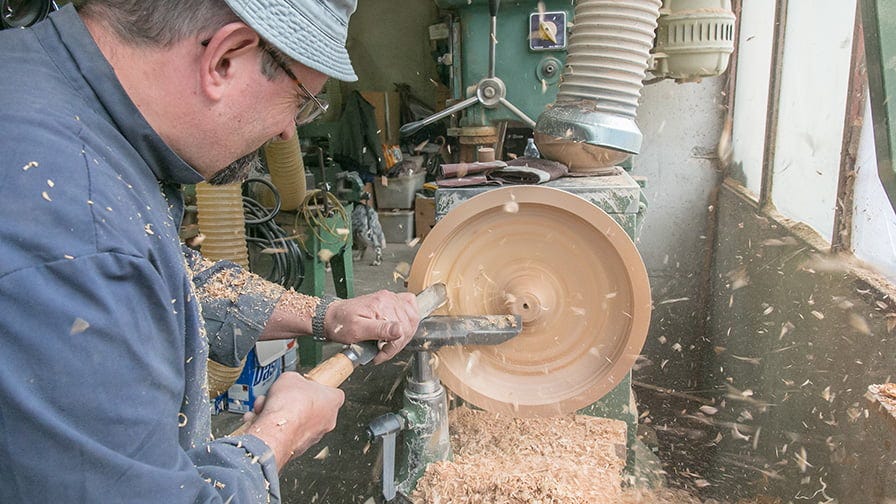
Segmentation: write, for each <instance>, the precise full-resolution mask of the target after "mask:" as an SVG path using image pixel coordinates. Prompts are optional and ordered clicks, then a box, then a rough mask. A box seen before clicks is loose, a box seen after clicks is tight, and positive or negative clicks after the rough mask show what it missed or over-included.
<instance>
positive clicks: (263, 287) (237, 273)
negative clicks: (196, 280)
mask: <svg viewBox="0 0 896 504" xmlns="http://www.w3.org/2000/svg"><path fill="white" fill-rule="evenodd" d="M204 263H205V260H204ZM281 291H283V287H281V286H279V285H277V284H274V283H271V282H268V281H266V280H264V279H263V278H261V277H260V276H258V275H256V274H254V273H250V272H249V271H246V270H243V269H225V270H222V271H220V272H219V273H217V274H215V275H213V276H212V277H211V278H210V279H209V281H208V282H206V283H205V284H203V285H202V286H201V287H200V289H199V292H198V294H199V296H200V298H202V297H205V296H207V297H210V298H216V299H229V300H230V301H231V302H234V303H235V302H236V301H237V299H238V298H239V297H240V295H243V294H255V295H257V296H260V297H262V298H267V299H270V298H276V297H277V296H279V295H280V292H281Z"/></svg>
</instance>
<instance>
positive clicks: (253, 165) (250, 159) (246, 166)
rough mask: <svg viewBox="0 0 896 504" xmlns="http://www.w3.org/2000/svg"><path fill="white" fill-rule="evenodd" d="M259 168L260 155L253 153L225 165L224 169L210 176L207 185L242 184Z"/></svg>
mask: <svg viewBox="0 0 896 504" xmlns="http://www.w3.org/2000/svg"><path fill="white" fill-rule="evenodd" d="M259 168H261V155H260V154H259V151H255V152H252V153H250V154H246V155H245V156H243V157H241V158H239V159H237V160H236V161H234V162H232V163H230V164H229V165H227V167H226V168H223V169H222V170H221V171H219V172H218V173H215V174H214V175H212V178H210V179H208V183H209V184H211V185H227V184H234V183H236V182H240V183H242V182H245V181H246V179H247V178H249V174H251V173H252V172H253V171H257V170H258V169H259Z"/></svg>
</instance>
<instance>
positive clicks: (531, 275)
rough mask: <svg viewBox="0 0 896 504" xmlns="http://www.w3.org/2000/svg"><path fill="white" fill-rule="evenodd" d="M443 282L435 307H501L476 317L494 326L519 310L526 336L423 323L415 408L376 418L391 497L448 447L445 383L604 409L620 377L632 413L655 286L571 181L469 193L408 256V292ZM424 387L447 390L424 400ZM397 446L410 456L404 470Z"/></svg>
mask: <svg viewBox="0 0 896 504" xmlns="http://www.w3.org/2000/svg"><path fill="white" fill-rule="evenodd" d="M434 283H444V284H445V285H446V288H447V297H448V303H447V304H446V305H445V306H443V307H442V308H441V309H439V310H437V311H436V312H434V313H435V315H443V316H446V317H448V319H452V318H456V317H466V318H469V317H472V316H490V317H492V318H491V319H490V321H484V322H483V324H485V325H484V326H483V327H479V329H486V328H487V329H489V330H495V328H496V326H497V325H498V324H497V321H496V319H495V317H501V316H505V317H506V316H508V315H510V316H513V317H515V319H516V320H518V321H519V322H520V323H521V328H517V331H519V335H518V336H516V337H512V338H507V337H505V338H504V339H501V338H500V337H498V336H493V337H490V338H484V339H483V340H481V341H475V340H474V338H472V337H469V336H467V334H468V333H469V332H470V331H468V329H470V328H471V327H472V326H469V325H455V326H451V327H447V326H446V327H447V328H446V329H445V330H444V331H443V333H444V334H443V335H442V336H441V337H440V338H432V337H429V336H427V335H426V333H425V331H424V332H421V331H418V336H420V339H419V340H417V341H415V343H414V345H415V346H413V347H412V348H413V349H414V350H415V352H416V355H415V360H414V363H413V364H412V368H411V369H412V372H411V376H410V377H409V381H408V384H407V387H406V390H405V407H404V408H403V409H402V411H400V412H398V413H391V414H387V415H384V416H383V417H380V418H378V419H377V420H375V421H374V422H372V423H371V425H370V429H369V433H370V434H371V436H372V437H374V438H380V439H383V441H384V448H385V452H384V453H385V454H386V460H384V475H383V476H384V495H385V497H386V498H387V499H391V498H393V497H395V495H396V492H398V493H400V494H401V495H405V496H406V495H409V494H410V492H412V491H413V489H414V485H415V484H416V482H417V480H418V479H419V477H420V476H421V475H422V473H423V471H424V470H425V467H426V465H427V464H429V463H432V462H435V461H438V460H447V458H448V457H450V453H451V450H450V446H447V444H448V425H447V406H442V405H443V404H445V400H444V390H443V389H442V384H444V386H445V387H447V388H448V389H450V390H451V391H452V392H453V393H454V394H456V395H457V396H458V397H459V398H460V399H462V400H463V401H465V402H467V403H469V404H471V405H473V406H476V407H478V408H481V409H483V410H487V411H492V412H498V413H502V414H506V415H509V416H518V417H536V416H537V417H548V416H560V415H565V414H570V413H573V412H576V411H584V412H586V413H589V414H595V412H596V411H599V409H598V410H591V411H589V408H590V406H591V405H593V404H595V403H596V402H598V401H599V400H600V399H601V398H602V397H604V396H605V395H606V394H607V393H609V392H611V391H615V390H616V389H619V388H620V387H621V388H624V389H625V390H624V391H623V392H624V393H625V398H626V401H625V404H624V407H625V409H626V410H627V412H626V415H625V416H624V418H617V419H628V418H635V416H636V415H635V414H634V412H633V411H630V410H629V403H628V398H629V396H630V390H629V387H630V385H629V382H628V381H627V380H628V379H630V375H629V373H630V369H631V367H632V365H633V364H634V362H635V360H636V358H637V357H638V355H639V353H640V351H641V348H642V346H643V344H644V340H645V338H646V335H647V329H648V326H649V321H650V310H651V299H650V287H649V284H648V279H647V272H646V269H645V267H644V264H643V261H642V260H641V257H640V254H639V253H638V251H637V249H636V248H635V245H634V243H633V242H632V240H631V238H629V236H628V234H626V232H625V230H624V229H623V228H622V227H621V226H620V225H619V224H617V222H616V221H615V220H614V219H613V218H612V217H610V216H609V215H607V213H606V212H604V211H603V210H601V209H600V208H598V207H597V206H596V205H594V204H593V203H592V202H589V201H586V200H585V199H583V198H581V197H579V196H576V195H575V194H572V193H570V192H568V191H564V190H559V189H554V188H548V187H543V186H516V187H507V188H502V189H493V190H488V191H485V192H482V193H481V194H479V195H477V196H474V197H473V198H471V199H469V200H467V201H464V202H463V203H460V204H458V205H457V206H456V207H454V208H453V209H452V210H451V211H450V212H449V213H447V214H446V215H445V216H444V217H443V218H442V219H440V220H439V221H438V223H437V224H436V226H435V227H434V228H433V230H432V231H431V233H430V235H429V236H428V237H427V239H426V240H425V241H424V243H423V245H422V246H421V248H420V250H419V251H418V252H417V255H416V259H415V261H414V264H413V266H412V268H411V273H410V277H409V280H408V287H409V290H410V291H412V292H418V291H420V290H422V289H423V288H424V287H426V286H428V285H431V284H434ZM434 319H437V317H434V318H432V319H431V320H434ZM458 320H462V318H461V319H458ZM421 327H422V326H421ZM446 335H450V336H446ZM440 340H452V341H451V342H452V343H454V344H451V345H445V346H442V345H441V344H439V343H438V341H440ZM433 351H437V352H436V356H435V358H433V356H432V354H431V352H433ZM620 384H622V385H620ZM427 394H429V395H430V396H438V397H437V398H434V399H432V400H429V399H427V400H423V401H422V403H423V405H422V406H421V398H423V397H424V396H427ZM627 423H629V425H630V428H629V430H630V431H633V430H634V426H633V422H627ZM399 432H402V433H403V438H404V442H403V443H402V446H403V448H404V453H403V454H402V456H401V457H397V456H396V449H395V439H396V436H397V434H398V433H399ZM631 437H632V436H630V439H631ZM396 458H399V462H400V463H401V466H400V467H399V468H398V469H397V471H395V472H393V469H392V467H390V466H391V465H392V464H391V463H393V462H394V461H395V460H396ZM396 473H397V478H396V477H395V474H396Z"/></svg>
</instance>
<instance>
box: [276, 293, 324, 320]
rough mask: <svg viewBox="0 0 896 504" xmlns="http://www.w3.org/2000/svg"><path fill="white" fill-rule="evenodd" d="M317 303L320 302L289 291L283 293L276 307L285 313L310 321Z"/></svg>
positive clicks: (311, 297)
mask: <svg viewBox="0 0 896 504" xmlns="http://www.w3.org/2000/svg"><path fill="white" fill-rule="evenodd" d="M318 302H320V299H319V298H316V297H313V296H308V295H306V294H302V293H299V292H296V291H294V290H292V289H289V290H287V291H286V292H284V293H283V296H282V297H281V298H280V302H279V303H278V306H279V307H280V308H282V309H284V310H285V311H286V312H287V313H291V314H293V315H296V316H299V317H301V318H303V319H310V318H311V317H312V316H313V315H314V309H315V308H317V303H318Z"/></svg>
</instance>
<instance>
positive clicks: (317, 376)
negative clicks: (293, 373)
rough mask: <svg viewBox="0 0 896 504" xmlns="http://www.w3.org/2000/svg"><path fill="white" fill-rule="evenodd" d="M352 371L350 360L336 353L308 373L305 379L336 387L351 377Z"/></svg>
mask: <svg viewBox="0 0 896 504" xmlns="http://www.w3.org/2000/svg"><path fill="white" fill-rule="evenodd" d="M354 369H355V366H354V364H353V363H352V360H351V359H349V358H348V357H346V355H345V354H342V353H338V354H336V355H334V356H332V357H330V358H329V359H327V360H325V361H323V362H321V363H320V364H318V365H317V366H316V367H315V368H314V369H312V370H311V371H308V374H306V375H305V378H308V379H309V380H311V381H314V382H317V383H320V384H321V385H326V386H328V387H338V386H340V385H342V382H344V381H345V379H346V378H348V377H349V376H351V374H352V371H354Z"/></svg>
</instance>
